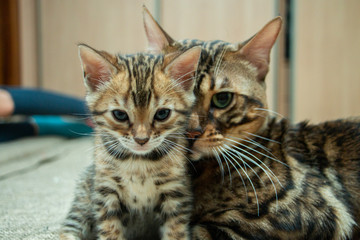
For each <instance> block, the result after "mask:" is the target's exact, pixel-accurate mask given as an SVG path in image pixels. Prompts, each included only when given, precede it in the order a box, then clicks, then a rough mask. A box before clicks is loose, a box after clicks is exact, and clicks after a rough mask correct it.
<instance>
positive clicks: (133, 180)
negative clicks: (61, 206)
mask: <svg viewBox="0 0 360 240" xmlns="http://www.w3.org/2000/svg"><path fill="white" fill-rule="evenodd" d="M79 49H80V50H79V54H80V59H81V61H82V66H83V70H84V79H85V85H86V87H87V90H88V91H87V92H88V93H87V97H86V100H87V103H88V106H89V109H90V111H91V112H92V113H93V120H94V122H95V124H96V127H95V130H96V134H95V147H94V162H93V164H92V165H91V166H90V167H89V168H88V169H87V170H86V171H85V173H84V174H83V175H82V177H81V178H80V181H79V183H78V185H77V190H76V192H75V199H74V201H73V203H72V207H71V209H70V211H69V213H68V216H67V218H66V219H65V221H64V224H63V227H62V230H61V235H60V239H63V240H65V239H86V240H89V239H104V240H105V239H106V240H120V239H155V240H156V239H169V240H170V239H174V240H175V239H190V233H189V223H190V216H191V212H192V209H193V208H192V206H193V203H192V201H193V200H192V194H191V191H190V179H189V175H188V173H187V167H186V166H187V159H186V155H185V154H186V151H185V150H186V146H187V141H186V138H185V137H184V133H185V128H186V124H187V122H188V118H189V115H190V113H191V108H192V106H193V103H194V99H195V97H194V94H193V87H194V80H193V72H194V71H195V69H196V67H197V62H198V59H199V55H200V49H198V48H193V49H190V50H188V51H186V52H185V53H182V54H180V55H179V54H177V57H176V58H175V59H174V57H171V59H169V58H167V56H162V55H153V54H135V55H117V56H113V55H110V54H108V53H106V52H100V51H97V50H94V49H92V48H90V47H88V46H86V45H80V47H79ZM164 109H166V111H164ZM167 110H169V114H168V115H167V114H166V113H168V111H167ZM161 111H163V112H161ZM164 116H165V117H164Z"/></svg>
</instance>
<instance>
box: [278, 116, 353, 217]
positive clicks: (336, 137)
mask: <svg viewBox="0 0 360 240" xmlns="http://www.w3.org/2000/svg"><path fill="white" fill-rule="evenodd" d="M285 139H286V140H285V145H286V149H287V151H286V153H287V154H288V156H290V157H292V158H293V159H296V161H297V162H298V163H300V164H301V165H302V166H303V167H306V168H307V167H309V169H311V170H312V171H314V172H315V173H316V174H317V176H318V177H321V178H323V179H324V181H327V182H328V184H326V186H332V189H335V191H334V194H336V195H337V198H338V199H339V200H340V199H341V200H342V201H343V202H344V204H345V205H346V206H347V207H348V208H349V209H351V212H352V213H353V214H354V217H355V219H356V221H357V222H358V221H359V220H360V200H359V199H360V171H359V170H360V117H352V118H346V119H338V120H333V121H326V122H323V123H319V124H309V123H307V122H301V123H299V124H297V125H295V126H294V127H292V128H290V129H289V131H288V133H287V134H286V137H285Z"/></svg>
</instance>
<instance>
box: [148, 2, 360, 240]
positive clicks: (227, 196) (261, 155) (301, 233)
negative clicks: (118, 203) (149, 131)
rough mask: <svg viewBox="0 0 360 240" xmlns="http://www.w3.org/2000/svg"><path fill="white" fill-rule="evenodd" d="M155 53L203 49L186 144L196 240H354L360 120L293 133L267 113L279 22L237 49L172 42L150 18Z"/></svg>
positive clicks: (359, 194) (359, 210)
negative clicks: (268, 81) (190, 165)
mask: <svg viewBox="0 0 360 240" xmlns="http://www.w3.org/2000/svg"><path fill="white" fill-rule="evenodd" d="M144 25H145V31H146V34H147V37H148V41H149V50H150V51H153V52H162V53H165V54H169V53H171V52H173V51H178V50H179V49H181V50H185V49H188V48H189V47H193V46H201V48H202V53H201V59H200V62H199V66H198V71H197V73H196V76H197V79H196V86H195V90H194V92H195V95H196V98H197V100H196V105H195V107H194V111H193V113H192V115H191V123H190V126H189V130H188V131H189V132H190V134H189V138H190V139H191V141H192V142H193V145H192V147H191V150H192V160H194V161H195V162H194V165H195V167H196V171H195V172H194V174H193V179H192V184H193V193H194V199H195V202H194V212H193V216H192V228H193V236H192V237H193V239H217V240H218V239H349V238H351V237H352V239H358V238H357V237H358V236H357V235H356V234H357V231H358V227H357V224H356V223H357V222H359V221H360V200H359V199H360V174H359V169H360V119H346V120H337V121H329V122H325V123H321V124H318V125H310V124H308V123H307V122H302V123H299V124H298V125H295V126H292V125H291V124H290V123H289V122H288V121H287V120H286V119H280V120H277V119H275V118H273V117H270V116H269V110H267V101H266V91H265V88H266V86H265V81H264V80H265V77H266V74H267V72H268V67H269V61H270V51H271V48H272V47H273V45H274V43H275V40H276V38H277V36H278V34H279V31H280V28H281V25H282V20H281V18H275V19H274V20H272V21H270V22H269V23H268V24H267V25H266V26H264V27H263V28H262V29H261V30H260V31H259V32H258V33H257V34H256V35H255V36H254V37H252V38H251V39H249V40H247V41H245V42H243V43H240V44H230V43H227V42H223V41H201V40H183V41H175V40H173V39H172V38H171V37H170V35H169V34H167V33H166V32H165V31H164V30H163V29H162V28H161V27H160V26H159V24H158V23H157V22H156V21H155V20H154V19H153V18H152V16H151V14H150V13H149V12H148V11H147V9H146V8H145V9H144Z"/></svg>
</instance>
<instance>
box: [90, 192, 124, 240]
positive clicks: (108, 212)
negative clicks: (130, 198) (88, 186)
mask: <svg viewBox="0 0 360 240" xmlns="http://www.w3.org/2000/svg"><path fill="white" fill-rule="evenodd" d="M96 190H97V191H96V194H95V198H94V204H95V215H96V219H97V221H96V222H97V226H96V228H97V236H98V237H97V239H101V240H124V239H125V237H124V231H125V227H124V225H123V224H122V221H121V219H124V217H125V216H126V215H127V214H128V210H127V208H126V207H125V206H124V205H123V204H122V203H121V202H120V200H119V196H118V194H117V192H116V191H115V190H114V189H111V188H109V187H108V186H106V187H98V188H97V189H96Z"/></svg>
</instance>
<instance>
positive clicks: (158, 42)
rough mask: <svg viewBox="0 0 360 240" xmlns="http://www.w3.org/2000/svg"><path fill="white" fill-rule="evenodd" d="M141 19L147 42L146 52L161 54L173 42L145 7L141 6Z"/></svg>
mask: <svg viewBox="0 0 360 240" xmlns="http://www.w3.org/2000/svg"><path fill="white" fill-rule="evenodd" d="M143 19H144V28H145V33H146V37H147V40H148V48H147V50H148V51H151V52H162V50H164V49H165V48H166V47H168V46H169V45H171V44H172V43H173V42H174V40H173V39H172V38H171V37H170V36H169V34H167V33H166V32H165V31H164V29H162V27H161V26H160V25H159V24H158V23H157V22H156V21H155V19H154V17H153V16H152V15H151V14H150V12H149V10H148V9H147V8H146V7H145V5H143Z"/></svg>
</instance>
